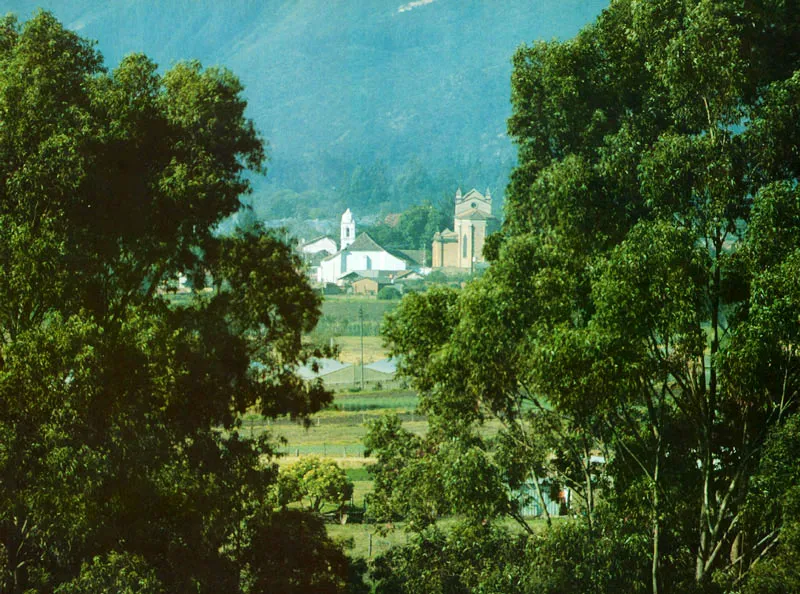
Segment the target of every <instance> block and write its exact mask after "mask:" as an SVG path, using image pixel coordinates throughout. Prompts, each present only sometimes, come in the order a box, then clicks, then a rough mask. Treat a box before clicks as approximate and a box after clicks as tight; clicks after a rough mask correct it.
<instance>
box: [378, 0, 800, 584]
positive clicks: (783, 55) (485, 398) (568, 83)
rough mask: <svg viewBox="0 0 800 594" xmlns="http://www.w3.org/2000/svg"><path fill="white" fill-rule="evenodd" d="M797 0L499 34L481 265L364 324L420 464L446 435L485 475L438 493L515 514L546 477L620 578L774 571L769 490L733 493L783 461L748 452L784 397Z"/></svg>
mask: <svg viewBox="0 0 800 594" xmlns="http://www.w3.org/2000/svg"><path fill="white" fill-rule="evenodd" d="M796 9H797V7H796V6H795V5H794V4H793V3H782V2H772V1H770V0H763V1H762V0H755V1H746V2H735V1H729V2H712V1H708V0H692V1H688V2H687V1H683V0H656V1H652V2H635V1H633V0H616V1H614V2H612V3H611V5H610V6H609V7H608V8H607V9H606V10H605V11H604V12H603V13H602V14H601V15H600V17H599V18H598V19H597V21H596V22H595V23H594V24H592V25H591V26H589V27H587V28H585V29H584V30H582V31H581V32H580V34H579V35H578V36H576V37H575V38H574V39H570V40H567V41H551V42H536V43H534V44H532V45H528V46H522V47H520V48H519V50H518V51H517V52H516V54H515V56H514V72H513V75H512V81H511V84H512V103H513V113H512V116H511V118H510V120H509V124H508V125H509V133H510V134H511V136H512V137H513V139H514V140H515V142H516V144H517V147H518V151H519V166H518V167H517V168H516V169H515V170H514V172H513V173H512V178H511V183H510V185H509V188H508V191H507V193H506V216H505V223H504V227H503V231H502V233H501V235H500V236H498V237H496V238H495V239H493V240H492V243H491V249H490V254H489V255H490V256H491V258H492V260H493V262H492V266H491V268H490V269H489V270H488V271H487V273H486V274H485V275H484V276H483V277H482V278H481V279H479V280H477V281H475V282H472V283H471V284H470V285H469V286H468V287H467V288H466V289H465V290H464V291H463V292H461V293H452V292H443V291H430V292H428V293H427V294H421V295H413V296H411V297H408V298H406V300H405V301H404V302H403V303H402V304H401V306H400V308H399V309H398V310H396V312H395V313H394V314H393V315H392V317H391V319H390V321H389V323H388V326H387V337H388V340H389V341H390V344H391V345H392V349H393V352H394V354H397V355H401V356H402V359H401V360H402V361H403V364H402V369H403V371H404V373H405V374H406V375H407V376H408V377H409V378H410V379H411V381H412V383H413V385H414V387H416V388H417V389H419V390H420V392H421V406H422V407H423V409H424V410H425V411H426V412H427V413H428V414H429V415H430V419H431V424H432V432H431V434H430V436H429V437H428V442H427V443H426V445H425V446H424V448H423V450H422V451H423V452H424V455H422V456H421V459H423V460H425V463H435V462H436V460H437V459H447V458H446V456H442V452H443V451H445V450H446V449H451V448H452V447H453V445H452V444H453V440H456V441H457V442H458V443H461V444H462V446H461V447H463V448H467V449H468V450H470V451H471V450H475V451H476V452H479V453H480V454H481V455H483V456H484V458H483V459H484V460H486V461H487V462H486V466H487V469H486V471H485V472H484V473H483V474H481V476H483V477H486V476H493V477H495V478H494V479H493V480H495V481H500V482H501V483H502V484H503V485H504V487H503V488H502V489H501V492H502V494H503V495H504V497H505V499H506V501H505V503H503V502H502V501H501V502H495V504H494V505H493V506H487V505H485V504H486V503H487V502H490V501H494V499H495V497H496V492H494V491H493V490H492V489H475V488H473V487H472V486H470V485H471V484H472V483H473V482H474V481H473V478H472V477H473V476H475V475H474V473H473V472H471V471H469V472H464V473H463V474H462V475H461V476H460V477H453V478H452V483H451V484H450V485H447V484H445V485H444V488H445V489H455V490H458V492H459V493H460V494H461V495H462V501H461V505H460V506H459V507H460V508H461V509H462V510H466V511H469V510H474V509H483V510H484V512H483V513H484V519H487V518H488V519H490V518H492V517H496V516H498V515H510V516H511V517H514V518H516V519H518V520H519V522H520V523H521V524H522V525H523V527H525V528H526V529H530V527H529V526H527V520H526V519H525V518H523V517H521V516H520V514H519V513H518V509H519V505H520V503H521V502H522V501H523V499H524V498H523V497H522V496H521V495H518V494H517V493H518V491H517V490H518V489H519V488H521V487H523V486H525V485H530V486H532V493H533V494H532V495H530V497H532V498H534V499H538V500H540V502H541V503H542V506H543V507H545V509H546V506H544V498H543V491H544V490H545V489H546V488H548V487H552V486H554V485H555V486H556V487H558V488H559V489H562V490H563V489H565V488H566V489H568V490H569V492H570V494H571V505H570V508H571V510H570V513H571V514H572V515H573V516H574V518H575V521H576V522H578V523H579V524H580V525H582V526H584V527H585V529H586V534H587V535H588V536H587V538H588V542H593V541H594V542H597V541H598V539H604V538H612V539H617V538H619V539H623V540H624V542H625V543H627V545H630V544H631V543H636V546H635V547H634V548H633V549H630V550H629V551H630V556H629V557H628V558H629V559H631V562H630V565H629V566H628V567H627V569H625V568H617V569H616V570H614V571H616V572H617V573H615V574H614V578H615V579H618V578H620V577H621V576H623V572H625V571H627V572H628V573H627V574H626V575H625V578H624V581H625V580H626V581H625V583H626V586H625V588H627V589H628V590H629V591H640V590H645V591H650V592H654V593H655V592H669V591H676V592H677V591H679V592H688V591H704V592H717V591H730V592H734V591H738V590H739V589H741V588H742V587H743V586H745V585H746V584H747V583H748V580H749V579H750V576H751V572H752V571H753V570H754V568H756V567H758V566H759V564H761V563H763V562H764V560H765V559H769V558H770V557H771V555H773V554H775V552H776V551H777V550H781V551H783V552H782V553H781V554H782V555H783V556H782V557H780V559H782V561H781V560H776V561H775V562H774V563H775V564H777V565H776V567H778V566H780V567H781V568H782V569H783V570H784V571H792V569H791V567H790V565H788V564H786V559H788V558H790V554H789V553H788V552H787V550H792V549H791V547H793V546H795V545H796V539H795V538H794V537H793V536H792V535H793V534H794V533H793V532H792V530H794V528H791V527H790V526H794V524H791V523H790V522H789V519H790V518H793V516H791V514H790V513H789V502H788V501H787V507H786V508H784V507H783V506H777V507H775V506H769V507H766V508H761V511H762V515H760V516H758V519H757V520H755V519H754V516H752V515H751V514H750V512H749V511H748V510H749V509H752V508H751V507H750V506H749V505H748V504H747V502H748V499H749V498H750V497H752V496H753V495H752V492H753V489H754V488H756V486H757V485H759V484H761V485H763V484H764V483H763V482H760V481H762V480H767V478H763V479H762V478H758V477H761V476H762V473H767V474H766V475H765V476H769V477H776V476H784V477H787V479H788V478H791V477H793V476H794V475H792V474H791V473H790V472H788V471H787V472H784V473H783V474H781V472H783V471H780V470H778V469H775V468H774V467H773V466H770V465H769V464H774V458H770V457H768V458H764V452H765V451H767V452H774V451H776V450H775V449H774V448H779V447H781V446H779V445H776V444H777V443H778V442H780V441H781V440H785V439H788V437H786V436H787V435H793V433H788V434H787V432H786V431H785V430H784V429H783V427H784V426H785V425H786V424H787V423H789V422H790V420H792V419H795V418H796V416H795V415H796V414H797V404H798V395H800V375H798V372H800V367H798V360H797V356H796V348H797V342H798V335H797V334H798V331H799V330H800V322H798V320H800V317H798V316H799V314H800V309H799V308H800V299H798V298H799V297H800V292H798V289H800V285H798V282H800V280H798V279H800V276H799V275H798V274H797V273H798V269H797V263H798V258H800V227H798V223H799V222H800V217H798V208H799V206H798V205H800V193H798V177H799V176H800V160H799V159H798V153H797V146H798V142H797V141H798V130H800V128H798V126H799V125H800V124H798V122H800V120H799V119H798V117H797V115H798V112H797V110H798V107H797V106H798V105H800V94H798V92H800V86H798V77H800V54H798V48H799V47H800V43H799V42H798V41H799V40H800V20H799V19H798V14H800V13H798V11H797V10H796ZM488 419H493V420H494V421H495V422H497V423H499V425H500V426H501V430H500V432H499V433H498V435H497V437H496V438H492V439H488V438H485V437H481V435H482V434H481V433H480V432H478V431H477V428H478V427H479V426H480V424H481V423H483V422H485V421H486V420H488ZM792 439H793V437H792ZM791 444H793V442H791ZM786 447H794V446H793V445H788V446H786ZM765 448H766V449H765ZM476 455H477V454H470V456H473V457H474V456H476ZM465 456H466V454H465V455H463V456H461V457H460V458H459V459H460V460H464V459H465ZM762 460H763V462H762ZM768 460H773V462H772V463H769V462H768ZM409 472H410V471H409ZM776 473H777V474H776ZM791 480H794V478H791ZM484 484H486V483H485V482H484ZM412 486H413V485H412ZM788 487H789V485H783V488H788ZM420 488H428V486H427V484H425V485H420ZM411 491H413V489H411ZM406 492H407V495H406V496H405V500H406V501H413V497H414V495H413V492H408V490H407V491H406ZM764 509H766V510H768V511H767V512H764ZM465 513H466V512H465ZM792 513H793V512H792ZM765 514H766V515H765ZM620 518H624V519H625V525H624V526H619V524H618V520H619V519H620ZM787 526H788V527H787ZM553 534H554V536H553V538H558V535H557V533H553ZM779 543H781V544H779ZM793 543H794V544H793ZM627 545H626V546H627ZM787 548H788V549H787ZM590 550H595V551H596V552H597V550H596V549H588V548H587V549H583V550H582V551H581V552H580V556H579V557H576V558H575V559H576V562H577V561H578V560H579V558H580V559H582V561H581V563H590V562H592V561H591V559H589V560H586V558H585V557H584V556H585V555H586V554H587V551H590ZM577 554H578V553H577V552H576V555H577ZM593 554H594V553H593ZM597 554H598V555H599V554H600V553H599V552H598V553H597ZM601 557H602V556H601ZM601 557H594V558H593V559H594V561H593V562H597V563H599V564H600V565H598V567H602V562H601V561H599V559H601ZM620 558H625V556H624V555H621V556H620ZM532 563H536V560H535V559H534V560H533V561H532ZM781 563H784V565H781ZM645 566H648V567H649V571H648V572H647V575H643V573H642V572H641V571H640V570H641V568H642V567H645ZM529 571H531V572H533V571H535V566H534V568H532V569H529ZM757 574H758V575H760V576H762V578H763V575H764V574H763V573H759V572H757ZM753 579H756V578H753ZM570 584H572V585H570ZM548 587H552V588H554V589H553V590H548V589H547V588H548ZM575 587H576V586H574V583H572V582H570V583H567V582H564V583H562V584H561V585H558V584H555V585H553V584H551V585H550V586H546V585H544V584H543V583H540V582H531V583H530V584H529V590H528V591H534V592H542V591H570V589H571V588H575ZM559 588H561V589H559ZM584 589H585V591H590V588H589V587H588V586H586V587H585V588H584Z"/></svg>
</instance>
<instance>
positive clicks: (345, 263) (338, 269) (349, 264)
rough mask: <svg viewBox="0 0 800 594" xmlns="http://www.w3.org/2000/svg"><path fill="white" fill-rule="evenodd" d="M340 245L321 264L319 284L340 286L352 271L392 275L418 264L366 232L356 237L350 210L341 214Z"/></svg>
mask: <svg viewBox="0 0 800 594" xmlns="http://www.w3.org/2000/svg"><path fill="white" fill-rule="evenodd" d="M340 246H341V248H340V249H339V251H338V252H336V253H335V254H332V255H330V256H327V257H325V258H323V259H322V261H321V262H320V265H319V269H318V271H317V281H318V282H320V283H337V284H341V278H342V277H343V276H345V275H347V274H350V273H351V272H359V273H365V276H372V275H374V274H375V273H376V272H378V271H379V272H388V273H391V272H396V271H400V270H407V269H409V268H412V267H416V266H417V265H418V262H416V261H415V260H414V259H413V258H412V257H410V256H409V255H407V254H405V253H403V252H402V251H400V250H389V249H386V248H384V247H381V246H380V245H378V243H377V242H376V241H375V240H374V239H372V237H370V236H369V234H367V233H362V234H361V235H358V236H356V221H355V218H354V217H353V213H352V212H350V209H349V208H348V209H347V210H346V211H345V213H344V214H343V215H342V223H341V234H340Z"/></svg>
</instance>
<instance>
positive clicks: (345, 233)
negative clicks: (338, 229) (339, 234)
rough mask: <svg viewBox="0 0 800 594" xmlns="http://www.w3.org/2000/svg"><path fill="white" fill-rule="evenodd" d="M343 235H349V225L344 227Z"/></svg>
mask: <svg viewBox="0 0 800 594" xmlns="http://www.w3.org/2000/svg"><path fill="white" fill-rule="evenodd" d="M344 236H345V237H350V227H345V229H344Z"/></svg>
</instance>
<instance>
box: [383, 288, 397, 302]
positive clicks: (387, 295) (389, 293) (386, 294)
mask: <svg viewBox="0 0 800 594" xmlns="http://www.w3.org/2000/svg"><path fill="white" fill-rule="evenodd" d="M400 297H402V295H400V291H398V290H397V289H395V288H394V287H381V290H380V291H378V299H383V300H385V301H391V300H392V299H400Z"/></svg>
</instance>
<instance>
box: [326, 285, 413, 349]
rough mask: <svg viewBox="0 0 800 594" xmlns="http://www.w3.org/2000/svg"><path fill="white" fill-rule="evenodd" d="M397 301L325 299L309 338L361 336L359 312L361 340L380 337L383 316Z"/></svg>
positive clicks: (349, 298)
mask: <svg viewBox="0 0 800 594" xmlns="http://www.w3.org/2000/svg"><path fill="white" fill-rule="evenodd" d="M397 304H398V301H382V300H378V299H375V298H374V297H357V296H354V295H327V296H326V297H325V299H324V300H323V302H322V318H321V319H320V321H319V323H318V324H317V327H316V328H315V329H314V331H313V332H312V333H311V336H312V338H315V339H320V338H322V339H325V338H329V337H338V336H360V335H361V327H362V326H361V321H360V320H359V309H360V310H361V311H362V312H363V329H364V336H379V335H380V330H381V324H382V323H383V316H384V315H385V314H386V313H387V312H390V311H392V310H393V309H394V308H395V307H397Z"/></svg>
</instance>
